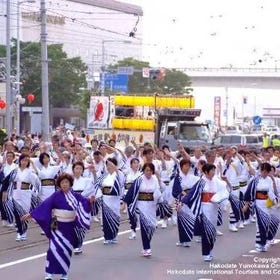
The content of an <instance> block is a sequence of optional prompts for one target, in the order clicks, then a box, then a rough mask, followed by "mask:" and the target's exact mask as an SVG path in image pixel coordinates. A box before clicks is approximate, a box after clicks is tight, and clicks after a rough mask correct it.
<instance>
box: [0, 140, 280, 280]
mask: <svg viewBox="0 0 280 280" xmlns="http://www.w3.org/2000/svg"><path fill="white" fill-rule="evenodd" d="M11 140H12V141H10V140H9V141H6V142H5V144H4V146H3V151H2V154H1V158H0V162H1V173H0V179H1V187H0V210H1V218H2V224H3V226H5V227H10V228H15V229H16V236H15V240H16V241H19V242H20V241H24V240H26V239H27V238H28V236H27V233H28V223H29V220H31V219H33V220H35V221H36V222H37V223H38V224H39V225H40V227H41V229H42V232H41V234H44V235H46V237H47V238H48V239H49V241H50V242H49V248H48V251H47V257H46V258H47V262H46V276H45V279H46V280H51V279H53V275H55V274H60V275H61V278H60V279H61V280H67V279H68V271H69V266H70V261H71V256H72V253H73V252H74V254H81V253H82V244H83V240H84V237H85V234H86V231H87V230H88V229H89V227H90V222H91V221H94V222H100V223H101V225H102V230H103V235H104V244H105V245H110V244H116V243H118V239H117V237H118V230H119V226H120V220H121V213H123V214H125V213H127V216H128V220H129V223H130V228H131V234H130V235H129V239H131V240H133V239H135V238H136V228H137V226H138V224H139V225H140V233H141V239H142V251H141V254H142V255H143V256H144V257H150V256H151V255H152V251H151V241H152V237H153V234H154V232H155V230H156V228H157V227H158V226H160V227H161V228H166V227H167V226H168V221H169V220H170V221H171V222H172V223H173V224H174V225H176V226H177V228H178V241H177V243H176V245H177V246H182V247H189V246H190V243H191V241H192V240H193V238H194V236H196V237H195V238H196V241H197V242H201V248H202V256H203V260H204V261H207V262H208V261H211V260H212V259H213V255H212V250H213V247H214V244H215V241H216V236H217V235H222V234H223V233H222V232H221V231H220V230H219V226H221V225H222V224H223V223H228V226H229V230H230V231H232V232H237V231H239V230H240V229H242V228H244V227H245V226H246V225H248V224H249V223H252V222H255V223H256V236H255V245H256V250H257V251H260V252H265V251H267V250H268V248H269V246H270V245H272V244H273V242H274V238H275V236H276V234H277V230H278V226H279V222H280V215H279V214H280V212H279V211H280V209H279V202H278V199H279V194H280V179H279V177H278V172H279V167H280V153H279V150H276V149H274V148H272V147H268V148H266V149H264V150H263V151H261V152H258V151H247V150H238V148H237V147H231V148H223V147H215V148H211V149H207V150H205V149H203V148H201V147H196V148H195V149H194V150H193V151H190V150H188V148H186V147H183V146H181V145H178V150H177V151H170V149H169V147H168V146H167V145H165V146H163V147H160V148H155V147H153V146H152V145H151V144H150V143H145V144H143V145H136V143H135V142H133V141H132V143H126V146H125V147H124V149H123V150H122V149H118V148H116V142H115V140H114V139H110V140H109V141H108V142H107V143H105V142H99V141H98V140H96V139H93V140H91V142H90V143H86V141H84V139H78V138H77V139H69V138H67V136H65V137H64V138H59V137H56V136H54V137H53V139H52V142H51V143H45V142H43V141H32V140H30V139H28V140H29V141H19V140H18V139H11ZM159 220H160V221H161V223H160V224H159V223H158V221H159ZM174 243H175V242H174Z"/></svg>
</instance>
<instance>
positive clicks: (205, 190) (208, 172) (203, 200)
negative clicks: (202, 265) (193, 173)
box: [181, 163, 229, 261]
mask: <svg viewBox="0 0 280 280" xmlns="http://www.w3.org/2000/svg"><path fill="white" fill-rule="evenodd" d="M215 169H216V167H215V165H213V164H209V163H206V164H205V165H204V166H203V167H202V171H203V173H204V175H203V176H202V178H201V179H200V180H199V181H198V182H197V183H196V184H195V185H194V186H193V188H192V189H191V190H190V191H189V193H188V194H187V195H186V196H184V197H183V198H182V201H181V203H183V204H187V205H188V207H189V208H190V209H191V211H192V213H193V215H194V216H195V217H196V219H197V221H198V223H197V227H198V229H199V231H200V234H201V245H202V255H203V258H204V261H211V260H212V259H213V256H212V252H211V251H212V249H213V248H214V244H215V241H216V225H217V215H218V208H219V206H218V204H219V203H220V202H222V201H224V200H226V199H228V197H229V193H228V191H227V188H226V183H225V182H223V181H222V180H220V179H219V178H217V176H215ZM189 228H190V230H191V225H189Z"/></svg>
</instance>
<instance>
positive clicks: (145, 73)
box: [142, 67, 150, 78]
mask: <svg viewBox="0 0 280 280" xmlns="http://www.w3.org/2000/svg"><path fill="white" fill-rule="evenodd" d="M142 77H143V78H150V68H147V67H146V68H142Z"/></svg>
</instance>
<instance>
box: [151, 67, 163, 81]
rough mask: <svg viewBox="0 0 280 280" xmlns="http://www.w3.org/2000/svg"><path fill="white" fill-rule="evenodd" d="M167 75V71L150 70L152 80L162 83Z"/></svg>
mask: <svg viewBox="0 0 280 280" xmlns="http://www.w3.org/2000/svg"><path fill="white" fill-rule="evenodd" d="M165 73H166V71H165V69H150V78H151V79H152V80H154V81H162V80H163V79H164V76H165Z"/></svg>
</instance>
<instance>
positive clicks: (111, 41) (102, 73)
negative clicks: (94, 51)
mask: <svg viewBox="0 0 280 280" xmlns="http://www.w3.org/2000/svg"><path fill="white" fill-rule="evenodd" d="M106 43H122V44H131V43H132V41H129V40H102V50H101V51H102V60H101V95H104V93H105V44H106Z"/></svg>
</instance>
